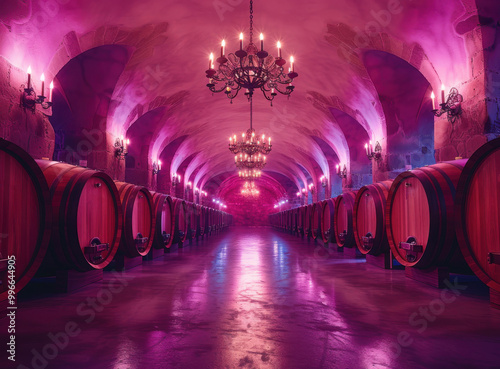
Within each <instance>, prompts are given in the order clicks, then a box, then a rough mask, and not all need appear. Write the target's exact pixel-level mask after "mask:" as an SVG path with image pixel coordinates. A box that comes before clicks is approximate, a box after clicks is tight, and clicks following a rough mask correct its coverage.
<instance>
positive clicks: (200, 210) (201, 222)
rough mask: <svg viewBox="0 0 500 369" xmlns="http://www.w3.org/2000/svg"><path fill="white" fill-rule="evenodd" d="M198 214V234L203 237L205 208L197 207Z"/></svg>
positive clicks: (205, 227)
mask: <svg viewBox="0 0 500 369" xmlns="http://www.w3.org/2000/svg"><path fill="white" fill-rule="evenodd" d="M198 213H199V214H200V218H199V221H198V229H199V231H198V232H199V234H200V236H202V237H203V236H204V235H205V231H206V229H207V207H206V206H201V205H198Z"/></svg>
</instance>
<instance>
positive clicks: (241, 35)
mask: <svg viewBox="0 0 500 369" xmlns="http://www.w3.org/2000/svg"><path fill="white" fill-rule="evenodd" d="M240 40H242V41H243V32H241V33H240Z"/></svg>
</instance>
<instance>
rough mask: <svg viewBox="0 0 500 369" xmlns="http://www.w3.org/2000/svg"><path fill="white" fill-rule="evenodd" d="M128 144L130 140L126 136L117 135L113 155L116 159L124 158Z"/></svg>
mask: <svg viewBox="0 0 500 369" xmlns="http://www.w3.org/2000/svg"><path fill="white" fill-rule="evenodd" d="M129 144H130V140H129V139H128V138H127V139H126V140H124V139H123V136H121V137H117V138H116V141H115V156H116V157H118V159H125V156H127V154H128V145H129Z"/></svg>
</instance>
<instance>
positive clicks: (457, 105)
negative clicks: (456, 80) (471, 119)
mask: <svg viewBox="0 0 500 369" xmlns="http://www.w3.org/2000/svg"><path fill="white" fill-rule="evenodd" d="M444 91H445V87H444V85H442V86H441V104H439V109H437V108H436V96H435V95H434V91H433V92H432V93H431V99H432V112H433V113H434V115H435V116H436V117H440V116H441V115H443V114H444V113H446V116H447V118H448V121H449V122H450V123H455V121H456V120H457V119H458V117H459V116H460V115H461V114H462V102H463V101H464V98H463V96H462V95H460V93H459V92H458V90H457V89H456V88H455V87H453V88H452V89H451V90H450V93H449V94H448V96H446V98H445V92H444Z"/></svg>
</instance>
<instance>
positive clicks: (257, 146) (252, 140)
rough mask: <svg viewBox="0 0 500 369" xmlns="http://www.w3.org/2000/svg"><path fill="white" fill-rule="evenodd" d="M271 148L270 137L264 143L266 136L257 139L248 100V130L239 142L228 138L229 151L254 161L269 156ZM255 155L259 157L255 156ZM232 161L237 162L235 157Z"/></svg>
mask: <svg viewBox="0 0 500 369" xmlns="http://www.w3.org/2000/svg"><path fill="white" fill-rule="evenodd" d="M271 148H272V145H271V137H268V138H267V143H266V135H262V136H261V138H258V136H257V135H256V134H255V129H253V102H252V100H250V128H249V129H248V130H247V132H246V133H242V134H241V141H238V140H237V138H236V135H234V136H233V137H229V151H231V152H232V153H233V154H235V155H237V154H240V155H243V157H245V156H246V158H247V159H250V160H254V161H256V160H257V159H258V158H259V157H260V155H261V154H262V155H267V154H269V153H270V152H271ZM256 154H259V155H258V156H256ZM234 160H235V162H237V161H238V160H237V158H236V157H235V159H234ZM265 160H266V157H265V156H264V161H265ZM264 164H265V163H264ZM249 168H253V167H249ZM261 169H262V168H261Z"/></svg>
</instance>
